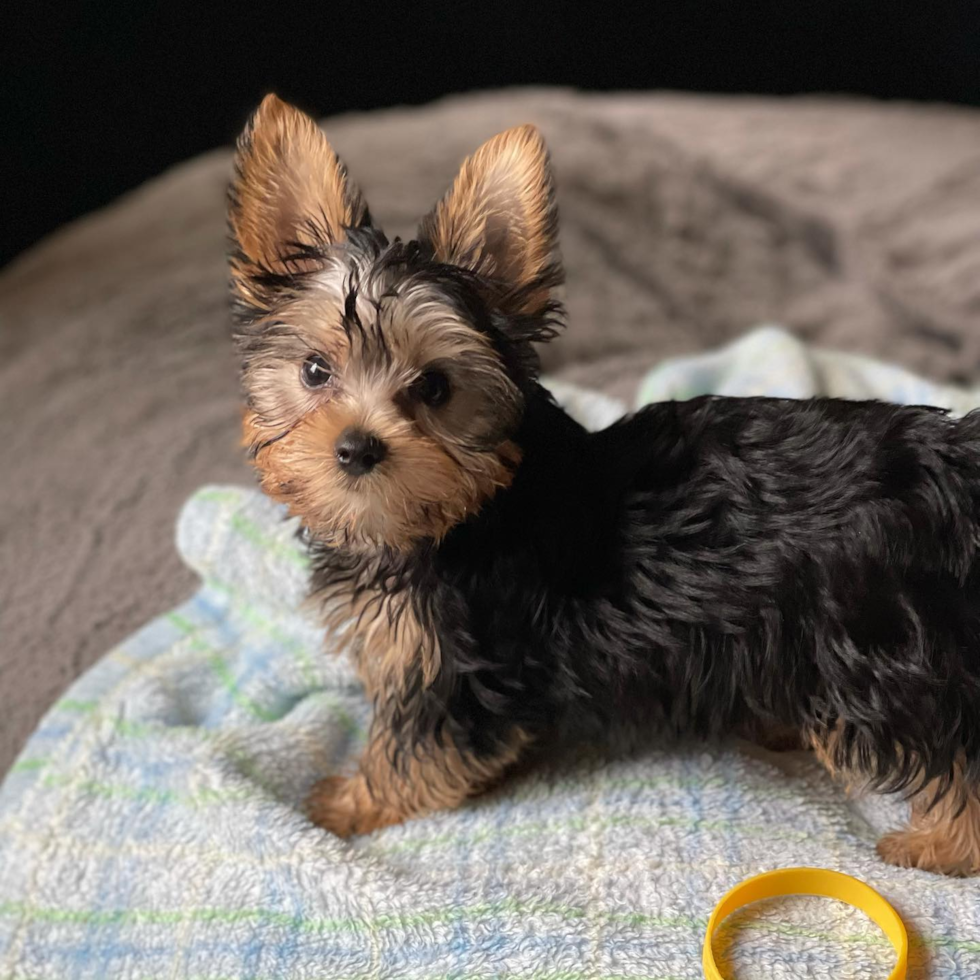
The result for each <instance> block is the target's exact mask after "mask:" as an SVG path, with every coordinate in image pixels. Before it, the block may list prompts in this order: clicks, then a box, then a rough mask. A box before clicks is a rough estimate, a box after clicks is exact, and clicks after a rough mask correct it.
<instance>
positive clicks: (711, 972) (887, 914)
mask: <svg viewBox="0 0 980 980" xmlns="http://www.w3.org/2000/svg"><path fill="white" fill-rule="evenodd" d="M780 895H817V896H819V897H821V898H836V899H837V901H839V902H846V903H847V904H848V905H853V906H854V908H856V909H860V910H861V911H862V912H863V913H864V914H865V915H866V916H867V917H868V918H869V919H871V921H872V922H874V923H876V924H877V925H878V926H879V927H880V929H881V931H882V932H883V933H884V934H885V935H886V936H887V937H888V940H889V942H891V944H892V946H894V947H895V954H896V956H897V959H896V962H895V969H894V970H892V972H891V973H890V974H889V975H888V980H905V974H906V971H907V969H908V961H909V936H908V933H907V932H906V931H905V923H904V922H902V920H901V918H900V917H899V914H898V913H897V912H896V911H895V910H894V909H893V908H892V907H891V905H889V904H888V902H886V901H885V899H884V898H882V897H881V895H879V894H878V893H877V892H876V891H875V890H874V889H873V888H871V887H870V886H869V885H866V884H864V882H863V881H858V880H857V878H852V877H851V876H850V875H845V874H841V873H840V872H839V871H822V870H820V869H819V868H784V869H782V870H781V871H770V872H768V873H766V874H763V875H757V876H756V877H755V878H749V880H748V881H743V882H742V883H741V884H740V885H736V886H735V887H734V888H733V889H732V890H731V891H730V892H729V893H728V894H727V895H726V896H725V897H724V898H723V899H722V900H721V901H720V902H719V903H718V905H717V906H716V907H715V910H714V912H712V913H711V918H710V919H709V920H708V931H707V934H706V935H705V937H704V955H703V956H702V958H701V962H702V964H703V966H704V975H705V977H707V980H725V978H724V977H723V976H722V975H721V972H720V971H719V969H718V966H717V964H716V963H715V954H714V952H713V951H712V949H711V939H712V937H713V936H714V934H715V930H716V929H717V928H718V926H720V925H721V924H722V922H724V920H725V919H727V918H728V916H730V915H731V914H732V912H734V911H736V910H737V909H740V908H743V907H744V906H746V905H751V904H752V903H753V902H758V901H761V900H762V899H764V898H777V897H778V896H780Z"/></svg>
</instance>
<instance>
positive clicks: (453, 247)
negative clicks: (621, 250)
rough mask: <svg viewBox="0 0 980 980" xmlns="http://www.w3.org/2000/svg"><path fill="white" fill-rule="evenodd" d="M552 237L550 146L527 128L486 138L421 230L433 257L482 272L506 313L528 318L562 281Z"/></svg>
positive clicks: (554, 235)
mask: <svg viewBox="0 0 980 980" xmlns="http://www.w3.org/2000/svg"><path fill="white" fill-rule="evenodd" d="M557 234H558V210H557V207H556V206H555V190H554V180H553V178H552V173H551V163H550V161H549V159H548V150H547V147H546V146H545V143H544V140H543V139H542V137H541V134H540V133H539V132H538V130H537V129H536V128H535V127H534V126H530V125H526V126H517V127H515V128H514V129H508V130H507V131H506V132H504V133H501V134H500V135H499V136H495V137H494V138H493V139H492V140H490V141H489V142H487V143H484V145H483V146H482V147H480V149H479V150H477V152H476V153H474V154H473V156H471V157H470V158H469V159H468V160H466V162H465V163H464V164H463V166H462V169H461V170H460V172H459V175H458V176H457V177H456V180H455V182H454V184H453V186H452V189H451V190H450V191H449V193H448V194H447V195H446V196H445V197H444V198H443V199H442V200H441V201H440V202H439V204H437V205H436V207H435V209H434V210H433V211H432V212H431V213H430V214H429V215H428V216H427V217H426V218H425V219H424V220H423V221H422V225H421V227H420V229H419V238H420V240H422V241H425V242H428V243H429V244H430V245H431V246H432V248H433V251H434V252H435V257H436V259H437V261H439V262H445V263H447V264H449V265H456V266H460V267H462V268H464V269H469V270H470V271H473V272H476V273H479V274H480V275H481V276H484V277H486V278H487V279H489V280H491V281H492V282H493V283H494V284H495V285H496V286H499V287H500V294H499V296H498V300H499V301H500V302H501V303H502V305H503V306H504V308H505V309H506V311H507V312H511V313H517V314H526V315H532V316H533V315H534V314H536V313H538V312H541V311H542V310H543V309H544V308H545V307H546V306H547V304H548V302H549V296H550V292H551V289H552V287H554V286H555V285H557V284H558V283H559V282H560V281H561V266H560V263H559V261H558V257H557V254H556V245H557Z"/></svg>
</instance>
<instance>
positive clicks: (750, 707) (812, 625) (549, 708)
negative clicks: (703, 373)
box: [314, 383, 980, 790]
mask: <svg viewBox="0 0 980 980" xmlns="http://www.w3.org/2000/svg"><path fill="white" fill-rule="evenodd" d="M516 441H517V442H518V444H519V445H520V447H521V450H522V453H523V462H522V464H521V465H520V467H519V469H518V471H517V475H516V478H515V480H514V483H513V484H512V486H511V487H510V488H509V489H507V490H505V491H502V492H501V493H499V494H498V495H497V497H496V498H495V499H494V500H493V501H491V502H490V503H488V504H487V505H486V506H485V507H484V509H483V510H482V511H481V512H480V513H479V514H478V515H476V516H474V517H473V518H471V519H470V520H469V521H467V522H465V523H463V524H461V525H459V526H457V527H456V528H455V529H454V530H453V531H452V532H451V533H450V534H449V535H448V536H447V537H446V538H445V539H444V540H443V541H442V542H441V543H440V544H439V545H435V544H434V543H432V542H428V543H425V544H423V545H420V546H419V547H418V548H417V549H416V550H415V551H414V552H413V553H412V554H410V555H408V556H396V555H389V556H387V557H386V558H385V559H384V560H383V561H382V562H381V563H380V565H379V564H378V562H377V561H376V560H375V561H374V562H373V563H366V562H365V561H364V560H362V559H360V558H358V557H357V556H354V555H350V554H344V553H342V552H338V551H335V550H327V549H317V548H314V564H315V569H316V573H315V579H314V587H315V588H316V589H318V590H322V591H331V590H332V589H334V588H335V587H336V586H337V584H338V582H343V583H345V584H346V586H348V587H353V588H355V589H356V588H368V587H373V588H382V589H384V590H386V591H388V592H400V593H402V594H403V595H404V597H405V600H406V601H407V602H411V603H412V605H413V607H414V610H415V612H416V615H417V616H418V618H419V620H420V622H421V623H422V624H423V626H424V627H426V628H428V629H430V630H432V631H434V632H435V634H436V635H437V636H438V639H439V645H440V649H441V666H440V669H439V673H438V676H437V677H436V679H435V682H434V683H432V684H430V685H426V684H424V683H423V680H422V676H421V668H420V667H414V668H411V667H410V668H409V669H410V671H411V672H412V673H411V676H410V678H409V682H408V683H407V684H406V686H405V688H404V693H403V694H402V695H401V697H400V699H399V701H398V703H388V704H383V705H378V706H377V709H378V711H379V712H380V713H382V714H383V716H384V723H385V724H386V725H388V726H390V727H392V728H393V730H394V732H395V734H396V742H397V744H398V746H399V747H400V749H402V750H408V749H410V747H411V746H414V745H417V744H420V743H421V742H422V741H423V740H424V739H425V738H426V737H427V736H429V735H431V734H433V733H436V734H437V735H438V736H439V737H440V738H449V739H452V740H453V742H455V743H456V744H457V745H458V746H459V747H460V748H463V749H468V750H471V751H474V752H476V753H477V754H482V753H493V752H495V751H497V750H498V749H499V747H500V746H501V745H502V744H503V743H504V742H505V741H506V739H507V737H508V733H509V732H511V731H512V730H513V728H514V727H515V726H519V727H521V728H522V729H524V730H526V731H527V732H529V733H530V734H532V735H533V736H537V737H538V738H539V739H543V738H546V737H547V736H548V735H549V734H552V733H553V734H555V735H556V736H558V737H560V738H566V737H567V736H568V734H570V733H571V734H574V735H591V734H592V733H595V732H597V731H599V730H604V729H606V728H607V727H609V725H610V724H611V723H612V722H614V721H619V720H624V719H625V720H632V721H633V722H634V723H638V724H640V725H641V726H646V727H667V728H671V729H676V728H691V729H693V730H695V731H697V732H701V733H722V732H725V731H730V730H732V729H737V728H739V727H740V726H741V725H743V724H744V723H746V722H751V721H753V720H761V721H763V722H778V723H780V724H783V725H790V726H795V727H797V728H798V729H800V730H801V731H804V732H814V733H827V732H830V731H833V730H834V729H835V728H839V736H840V737H839V739H838V741H837V746H836V752H837V754H838V756H839V759H838V761H839V763H841V764H849V765H858V766H859V767H860V768H862V769H863V770H864V771H865V772H866V773H867V774H868V775H869V776H870V777H871V778H872V780H873V781H874V782H875V783H876V784H877V785H878V786H879V787H880V788H882V789H886V790H902V789H906V790H908V789H914V788H915V786H916V785H918V781H919V780H920V779H923V778H924V779H931V778H933V777H938V778H940V779H941V780H943V779H945V780H948V779H949V778H950V777H951V775H952V772H953V768H954V762H955V761H956V760H957V758H958V757H960V758H962V759H963V760H965V767H966V776H967V779H968V781H970V782H971V783H972V784H973V785H978V784H980V563H978V545H980V413H973V414H972V415H969V416H967V417H966V418H964V419H961V420H954V419H952V418H950V417H949V416H948V415H946V414H945V413H943V412H942V411H939V410H934V409H930V408H907V407H898V406H891V405H885V404H879V403H873V402H865V403H853V402H844V401H835V400H816V401H799V402H798V401H785V400H775V399H723V398H699V399H695V400H693V401H688V402H677V403H666V404H659V405H652V406H650V407H648V408H646V409H644V410H642V411H640V412H638V413H637V414H635V415H633V416H631V417H628V418H626V419H624V420H623V421H621V422H619V423H617V424H615V425H613V426H612V427H610V428H608V429H606V430H604V431H602V432H598V433H589V432H586V431H585V430H584V429H583V428H582V427H581V426H579V425H578V424H577V423H576V422H574V421H573V420H572V419H570V418H569V417H568V416H567V415H566V414H565V413H564V412H563V411H562V410H561V409H560V408H559V407H558V406H557V405H555V404H554V402H553V401H552V400H551V398H550V396H549V395H548V394H547V393H546V392H545V391H544V390H543V389H542V388H540V387H538V386H537V385H536V384H533V383H532V385H531V388H530V390H529V392H528V399H527V404H526V410H525V415H524V421H523V424H522V427H521V430H520V432H519V433H518V434H517V437H516Z"/></svg>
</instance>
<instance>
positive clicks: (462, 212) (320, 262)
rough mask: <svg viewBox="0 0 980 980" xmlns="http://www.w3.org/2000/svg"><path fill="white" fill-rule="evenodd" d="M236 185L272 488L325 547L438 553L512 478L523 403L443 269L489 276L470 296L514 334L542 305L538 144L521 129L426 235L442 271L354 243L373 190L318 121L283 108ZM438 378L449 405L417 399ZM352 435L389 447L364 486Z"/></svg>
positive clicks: (249, 328) (546, 246)
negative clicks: (345, 446)
mask: <svg viewBox="0 0 980 980" xmlns="http://www.w3.org/2000/svg"><path fill="white" fill-rule="evenodd" d="M236 174H237V177H236V181H235V183H234V185H233V188H232V206H231V210H230V216H229V217H230V225H231V232H232V238H233V242H234V246H235V252H234V254H233V256H232V260H231V261H232V284H233V288H234V291H235V294H236V299H237V302H238V305H239V318H240V329H239V334H238V337H239V343H240V346H241V349H242V352H243V355H244V367H243V379H244V386H245V390H246V394H247V400H248V409H247V411H246V414H245V420H244V433H245V442H246V445H247V446H248V447H249V449H250V450H251V452H252V454H253V459H254V462H255V465H256V467H257V468H258V470H259V473H260V477H261V481H262V486H263V489H264V490H265V491H266V492H267V493H269V494H270V495H271V496H272V497H274V498H275V499H277V500H281V501H284V502H286V503H287V504H288V505H289V507H290V509H291V511H292V512H293V513H294V514H297V515H298V516H300V517H301V518H302V520H303V521H304V523H305V524H306V525H307V526H308V527H309V528H310V529H311V531H312V532H313V533H314V535H315V536H316V537H318V538H319V539H320V540H322V541H324V542H325V543H329V544H337V545H345V546H350V547H356V548H377V547H380V546H387V547H389V548H394V549H399V550H403V549H406V548H408V547H410V546H411V545H412V544H413V543H414V542H416V541H418V540H420V539H422V538H433V539H437V540H438V539H439V538H441V537H442V536H443V535H444V534H445V533H446V532H447V531H448V530H449V529H450V528H451V527H452V526H453V525H454V524H456V523H458V522H459V521H461V520H463V519H464V518H465V517H466V516H467V515H469V514H471V513H473V512H475V511H476V510H478V509H479V508H480V507H481V505H482V504H483V503H484V502H485V501H486V500H487V499H488V498H490V497H492V496H493V494H494V493H496V492H497V490H498V489H499V488H501V487H504V486H507V485H508V484H509V483H510V481H511V480H512V478H513V474H514V471H515V468H516V466H517V464H518V462H519V453H518V451H517V449H516V446H515V445H514V444H513V442H511V440H510V436H511V435H512V433H513V431H514V429H515V427H516V426H517V424H518V423H519V420H520V414H521V410H522V397H521V392H520V388H519V385H518V383H517V381H516V380H515V379H514V378H512V377H511V375H510V374H509V373H508V371H507V370H506V369H505V366H504V363H503V360H502V357H501V343H503V341H500V340H499V338H498V339H497V341H496V342H495V339H494V337H492V336H491V333H490V332H488V330H487V329H486V328H484V329H479V328H478V324H477V323H475V322H474V315H475V314H474V305H473V304H472V303H469V304H468V303H465V302H461V301H460V296H459V294H458V292H454V291H453V290H452V289H448V288H443V285H442V284H441V282H440V278H439V275H437V274H436V275H434V274H433V273H432V270H431V268H430V267H429V266H431V264H432V263H446V264H449V265H454V266H457V267H460V268H463V269H465V270H467V271H468V272H470V273H475V274H476V275H475V276H473V277H472V283H471V282H470V280H469V279H467V278H466V277H465V276H464V277H463V286H461V287H460V288H461V289H462V290H463V292H464V293H466V292H467V290H476V291H477V292H478V293H479V294H480V295H479V301H480V303H485V304H486V308H487V309H488V310H496V312H497V313H498V314H499V316H498V321H500V322H504V321H503V320H501V318H502V317H507V316H509V317H523V318H528V317H533V316H534V314H535V312H536V310H537V309H539V308H543V307H544V305H545V304H546V303H547V301H548V295H547V293H548V289H547V284H546V283H547V276H546V273H547V271H548V269H549V268H550V267H549V262H550V260H551V259H550V257H551V254H552V251H553V244H554V242H553V238H554V224H555V222H554V205H553V195H552V189H551V187H552V185H551V178H550V172H549V169H548V164H547V156H546V153H545V150H544V145H543V143H542V142H541V139H540V137H539V136H538V134H537V132H536V131H535V130H533V129H532V128H531V127H521V128H519V129H516V130H510V131H508V132H507V133H504V134H502V135H501V136H499V137H496V139H495V140H491V141H490V143H488V144H487V145H486V146H484V147H483V148H482V149H481V150H480V151H479V152H478V153H477V154H476V155H475V156H474V157H473V158H471V159H470V160H469V161H467V163H466V164H465V165H464V167H463V170H462V171H461V174H460V177H459V178H458V179H457V182H456V186H455V187H454V188H453V190H452V191H451V192H450V193H449V194H448V195H447V197H446V198H445V199H444V200H443V201H442V202H441V203H440V204H439V205H438V206H437V208H436V210H435V211H434V212H433V214H432V215H431V216H430V217H429V218H428V219H426V222H424V223H423V226H422V233H423V235H424V237H425V239H426V248H427V249H428V251H429V253H431V257H430V258H429V259H428V260H419V259H418V255H417V250H416V252H412V249H411V247H408V248H407V249H406V246H404V245H403V244H402V243H398V242H396V243H394V245H392V246H391V247H389V246H388V245H387V242H386V241H384V240H383V238H382V239H380V245H379V244H377V239H372V237H371V234H373V233H371V234H365V233H363V232H360V233H359V232H357V231H352V230H350V229H352V228H353V229H356V228H358V227H359V226H362V225H364V224H366V222H367V220H368V219H367V210H366V207H365V205H364V203H363V199H362V198H361V195H360V193H359V192H358V191H357V190H356V188H354V187H353V186H352V185H351V183H350V182H349V180H348V179H347V177H346V173H345V172H344V170H343V167H342V166H341V164H340V163H339V161H338V159H337V157H336V155H335V154H334V153H333V151H332V149H331V148H330V147H329V144H327V142H326V139H325V138H324V137H323V136H322V134H321V133H320V131H319V129H318V128H317V127H316V126H315V124H314V123H313V122H312V120H310V119H309V118H308V117H306V116H305V115H303V114H302V113H300V112H299V111H298V110H296V109H293V108H292V107H290V106H287V105H285V104H284V103H282V102H280V101H278V100H277V99H275V97H273V96H270V97H267V99H266V100H265V101H264V102H263V104H262V106H261V107H260V109H259V110H258V111H257V113H256V115H255V117H254V118H253V121H252V123H251V125H250V127H249V129H248V130H246V133H245V134H244V135H243V137H242V140H241V141H240V143H239V153H238V158H237V161H236ZM393 256H394V258H392V257H393ZM426 261H428V263H429V265H427V264H426ZM480 309H482V307H480ZM243 311H244V312H243ZM313 355H318V356H319V357H320V358H321V359H322V360H321V363H323V364H326V365H327V366H328V369H329V382H328V383H326V384H322V385H319V386H317V387H311V386H310V385H309V384H308V383H307V381H305V380H304V375H303V365H304V362H306V361H307V359H308V358H309V357H311V356H313ZM433 371H436V372H439V373H440V374H441V375H443V376H444V377H445V379H447V380H448V386H449V387H448V391H449V395H448V397H447V398H446V399H445V401H444V402H443V403H442V404H439V405H429V404H426V402H425V400H424V399H423V398H421V397H419V385H420V379H421V378H422V376H423V375H425V374H426V372H433ZM321 377H322V375H321ZM352 429H353V430H357V431H360V432H364V433H368V434H370V436H371V437H372V438H375V439H377V440H380V442H381V443H383V445H384V447H385V450H386V452H385V455H384V458H383V459H382V460H381V461H380V462H379V463H378V464H377V465H376V466H375V467H374V468H373V469H371V470H370V472H367V473H365V474H363V475H359V476H356V477H352V475H351V473H350V471H349V470H348V469H345V467H344V466H342V465H340V463H339V462H338V450H337V446H338V440H339V439H340V438H341V436H342V434H343V433H344V432H345V431H349V430H352Z"/></svg>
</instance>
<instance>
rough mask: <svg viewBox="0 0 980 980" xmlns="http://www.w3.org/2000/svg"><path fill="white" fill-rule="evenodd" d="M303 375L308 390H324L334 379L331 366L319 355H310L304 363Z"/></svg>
mask: <svg viewBox="0 0 980 980" xmlns="http://www.w3.org/2000/svg"><path fill="white" fill-rule="evenodd" d="M302 375H303V384H305V385H306V387H307V388H322V387H323V386H324V385H325V384H326V383H327V382H328V381H329V380H330V378H331V377H332V375H331V373H330V365H329V364H327V362H326V361H325V360H324V359H323V358H322V357H321V356H320V355H319V354H310V356H309V357H308V358H307V359H306V360H305V361H303V371H302Z"/></svg>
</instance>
